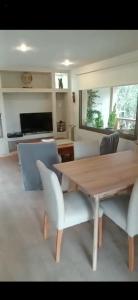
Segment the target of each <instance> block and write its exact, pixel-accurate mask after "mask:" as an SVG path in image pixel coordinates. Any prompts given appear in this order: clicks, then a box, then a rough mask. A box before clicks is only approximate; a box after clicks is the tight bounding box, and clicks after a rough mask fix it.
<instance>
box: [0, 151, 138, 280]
mask: <svg viewBox="0 0 138 300" xmlns="http://www.w3.org/2000/svg"><path fill="white" fill-rule="evenodd" d="M43 213H44V205H43V194H42V192H41V191H37V192H36V191H35V192H26V191H24V189H23V184H22V176H21V171H20V167H19V165H18V159H17V155H16V154H14V155H12V156H9V157H5V158H0V281H6V280H8V281H40V280H42V281H43V280H44V281H74V280H75V281H85V280H86V281H102V280H103V281H125V280H126V281H129V280H130V281H138V239H137V240H136V256H137V259H136V264H137V267H136V271H135V272H134V273H133V274H132V273H129V272H128V267H127V236H126V235H125V233H124V232H123V231H121V230H119V229H118V228H117V227H116V226H114V225H113V224H111V223H108V222H107V223H106V224H105V226H104V243H103V247H102V248H101V249H100V251H99V255H98V269H97V271H96V272H93V271H92V263H91V251H92V234H93V226H92V224H90V223H86V224H81V225H79V226H74V227H72V228H70V229H66V230H65V231H64V237H63V247H62V251H61V262H60V263H59V264H56V263H55V260H54V256H55V234H56V233H55V232H54V230H53V229H51V232H50V238H49V239H48V240H47V241H44V240H43V234H42V226H43Z"/></svg>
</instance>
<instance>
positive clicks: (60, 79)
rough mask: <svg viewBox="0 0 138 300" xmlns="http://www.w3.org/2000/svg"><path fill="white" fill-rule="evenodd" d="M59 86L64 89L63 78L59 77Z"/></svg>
mask: <svg viewBox="0 0 138 300" xmlns="http://www.w3.org/2000/svg"><path fill="white" fill-rule="evenodd" d="M58 86H59V89H63V82H62V78H58Z"/></svg>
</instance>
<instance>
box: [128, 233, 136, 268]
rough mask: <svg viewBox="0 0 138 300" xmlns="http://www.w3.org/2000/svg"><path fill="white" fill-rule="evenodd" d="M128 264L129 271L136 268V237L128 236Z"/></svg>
mask: <svg viewBox="0 0 138 300" xmlns="http://www.w3.org/2000/svg"><path fill="white" fill-rule="evenodd" d="M128 266H129V271H130V272H133V271H134V268H135V244H134V237H130V236H128Z"/></svg>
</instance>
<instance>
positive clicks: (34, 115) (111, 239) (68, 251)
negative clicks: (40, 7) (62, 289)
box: [0, 30, 138, 281]
mask: <svg viewBox="0 0 138 300" xmlns="http://www.w3.org/2000/svg"><path fill="white" fill-rule="evenodd" d="M76 40H77V43H76ZM0 41H1V49H0V166H1V167H0V191H1V203H0V207H1V212H0V216H1V217H0V225H1V228H2V232H1V235H2V236H1V238H2V240H3V245H2V250H1V251H2V257H1V263H2V266H3V268H2V271H0V280H2V281H3V280H9V281H18V280H19V281H20V280H21V281H22V280H27V281H29V280H32V281H39V280H44V281H51V280H52V281H62V280H63V281H68V280H69V281H72V280H73V281H75V280H77V281H82V280H86V281H87V280H88V281H93V280H96V281H100V280H101V281H118V280H120V281H133V280H134V281H137V277H138V276H137V275H138V263H137V249H138V239H137V236H136V239H135V249H136V250H135V254H136V255H135V259H136V263H135V268H134V264H133V266H132V261H131V262H130V260H129V268H128V265H127V245H126V240H127V239H126V233H125V232H124V231H121V230H119V229H118V227H117V226H116V225H115V224H114V223H112V222H110V221H108V220H107V221H106V224H105V228H104V231H105V232H104V234H105V240H104V242H103V244H104V245H103V246H102V247H101V249H96V250H95V248H96V247H95V241H96V239H94V240H93V236H95V237H96V234H94V235H93V234H92V232H91V231H92V230H91V225H90V224H89V222H86V224H81V222H80V223H78V224H79V225H77V226H73V227H72V228H69V229H67V230H65V234H64V235H65V239H64V240H63V244H64V245H63V249H62V250H61V258H60V262H59V264H56V262H55V259H54V255H55V254H54V238H55V231H54V230H53V228H52V229H51V238H49V239H48V240H47V241H45V240H44V239H43V232H42V230H43V229H42V224H43V214H44V199H43V194H42V191H40V190H39V189H34V190H33V189H30V190H29V189H28V190H27V189H26V188H25V187H26V186H27V187H28V186H29V185H27V184H28V183H27V184H26V181H24V178H25V176H26V173H22V171H23V172H24V167H26V164H28V166H29V159H28V153H26V154H25V157H24V158H23V160H22V153H23V149H21V148H20V144H24V145H25V144H26V145H27V144H31V146H32V145H35V143H36V144H41V145H42V144H45V145H44V146H46V144H47V143H46V141H49V140H51V139H52V143H53V141H56V145H57V149H58V153H59V154H60V155H61V160H62V162H66V161H68V163H67V166H69V163H72V164H73V163H74V162H75V160H76V161H77V160H78V159H80V158H82V159H83V157H79V156H78V157H77V154H76V153H77V151H78V152H79V151H80V149H79V147H81V145H82V144H84V145H83V147H84V148H85V145H87V143H88V144H89V149H90V147H91V148H92V149H91V155H90V152H89V150H88V152H87V150H86V151H85V154H86V152H87V155H84V159H86V156H89V157H90V156H92V157H93V158H95V162H93V163H94V165H93V169H94V171H95V176H99V174H97V173H96V172H97V171H96V170H97V168H99V165H97V168H96V167H95V168H94V166H96V165H95V164H96V163H98V159H99V157H100V155H99V154H100V149H101V148H100V147H101V143H102V139H103V138H104V137H107V136H108V135H109V136H110V135H112V134H114V133H116V132H117V133H118V135H119V142H118V145H117V150H116V151H113V152H117V153H114V154H113V155H117V154H119V153H122V155H123V153H124V159H125V154H126V155H128V156H127V158H126V161H127V160H128V163H129V159H130V163H131V160H132V158H131V157H130V153H131V152H133V153H135V155H136V154H137V153H138V152H137V147H138V144H137V140H138V117H137V111H138V110H137V95H138V82H137V78H138V50H137V49H138V30H0ZM90 103H91V104H90ZM79 143H80V144H79ZM24 145H23V147H24ZM78 145H79V146H78ZM18 146H19V150H18ZM42 146H43V145H42ZM84 148H83V149H84ZM73 149H74V150H73ZM78 149H79V150H78ZM18 151H19V152H20V155H21V157H20V158H19V152H18ZM72 151H74V152H72ZM83 151H84V150H83ZM36 152H37V151H36ZM37 154H38V152H37ZM107 156H108V154H107ZM32 157H33V155H32ZM96 157H97V162H96ZM20 159H21V161H20ZM37 159H40V160H41V157H40V158H39V157H38V158H37ZM101 159H102V156H101ZM121 160H122V161H123V158H120V157H119V161H121ZM30 161H31V157H30ZM62 162H61V165H62ZM22 163H23V165H21V164H22ZM120 163H121V162H120ZM136 163H137V160H136ZM54 164H55V163H54ZM65 164H66V163H65ZM116 164H118V165H119V163H116ZM59 165H60V163H59ZM86 165H87V163H86ZM101 165H102V163H101ZM124 165H126V163H124ZM63 166H64V164H63ZM75 166H76V167H75ZM89 166H91V164H90V165H89ZM89 166H87V168H88V169H89ZM105 166H106V165H105ZM105 166H104V168H105ZM113 166H114V161H112V165H111V166H110V169H111V168H113ZM136 166H137V164H136ZM65 167H66V165H65ZM132 167H133V168H134V164H133V166H130V169H129V171H127V170H126V171H124V169H123V171H122V173H119V174H121V175H120V182H121V179H122V178H123V177H122V176H123V175H122V174H124V173H127V172H128V173H129V172H130V178H129V180H130V183H131V185H132V184H133V183H134V182H133V181H134V179H136V175H137V173H136V170H134V172H135V176H134V173H133V176H132ZM61 168H62V166H61ZM70 168H71V170H74V171H72V173H70V179H72V181H73V179H74V182H75V184H76V183H77V184H78V182H79V181H78V180H80V182H79V184H78V186H79V188H80V190H83V189H84V190H85V188H87V187H88V183H89V181H91V179H89V180H88V182H87V183H86V179H87V176H88V170H86V177H85V176H84V177H85V182H83V180H84V179H83V178H80V175H79V174H78V175H76V176H78V177H76V178H75V174H77V170H78V169H77V168H79V165H77V164H76V165H70ZM30 170H31V167H30ZM57 170H58V167H57ZM80 170H81V166H80ZM82 170H83V169H82ZM120 170H121V166H120V169H118V172H121V171H120ZM59 171H60V172H61V169H60V170H59ZM63 171H64V170H63ZM66 172H67V170H65V175H66ZM116 172H117V171H116ZM63 174H64V173H63ZM80 174H81V171H80ZM82 174H83V171H82ZM84 174H85V173H84ZM101 174H104V173H102V172H101ZM115 175H116V173H115ZM115 175H114V176H113V177H114V178H115ZM29 176H30V175H29ZM71 176H72V177H71ZM91 176H94V175H93V174H91ZM26 178H27V177H26ZM26 178H25V180H26ZM90 178H94V177H90ZM105 178H106V174H105ZM107 178H108V180H109V179H110V178H109V177H107ZM132 179H133V180H132ZM123 180H126V181H125V183H124V181H123ZM123 180H122V181H123V183H122V185H121V186H120V187H119V186H118V185H117V183H116V182H115V183H114V186H113V182H110V184H109V185H111V186H112V190H114V189H115V188H118V191H119V188H120V190H121V189H123V187H127V188H128V187H130V184H128V181H127V180H128V178H126V179H124V178H123ZM93 181H94V180H93ZM4 184H6V190H5V188H4ZM25 184H26V186H25ZM85 184H86V185H85ZM98 184H100V180H99V183H98ZM123 184H124V185H123ZM125 184H126V185H125ZM85 191H86V190H85ZM66 192H67V191H66ZM90 192H91V189H90V188H88V194H90ZM108 192H109V191H108ZM104 193H105V187H104V189H103V194H104ZM63 194H64V193H63ZM65 194H66V193H65ZM95 195H96V196H97V194H95ZM96 196H95V197H96ZM95 199H96V198H95ZM105 209H106V208H105ZM97 211H98V209H97ZM99 211H100V210H99ZM5 220H7V221H6V223H5ZM94 222H95V221H94ZM76 224H77V223H76ZM95 224H96V223H95ZM94 226H95V227H94V228H95V229H94V230H95V232H96V225H94ZM92 228H93V224H92ZM99 228H100V227H99ZM57 239H58V238H57ZM59 239H61V236H60V237H59ZM130 243H131V242H130ZM130 243H129V245H130ZM59 244H60V242H59ZM59 244H58V246H57V248H58V249H57V251H59V248H60V246H59ZM92 245H93V247H94V248H93V253H92V249H91V248H92ZM109 246H110V247H109ZM130 247H131V246H130ZM9 248H10V254H9V253H8V249H9ZM97 251H99V252H98V253H99V254H98V255H99V257H98V259H97V254H96V253H97ZM59 252H60V251H59ZM59 252H58V259H59ZM131 252H132V251H131ZM91 255H93V261H94V263H93V266H91ZM36 257H37V261H36ZM113 257H114V258H113ZM58 259H57V260H58ZM5 266H6V268H5ZM92 268H93V269H92ZM105 269H106V274H105V271H104V270H105ZM130 269H131V271H132V269H133V272H130ZM3 270H4V271H3ZM94 271H96V272H94Z"/></svg>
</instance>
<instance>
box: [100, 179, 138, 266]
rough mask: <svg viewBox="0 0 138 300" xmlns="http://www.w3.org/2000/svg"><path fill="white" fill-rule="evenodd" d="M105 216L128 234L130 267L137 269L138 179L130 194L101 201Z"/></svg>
mask: <svg viewBox="0 0 138 300" xmlns="http://www.w3.org/2000/svg"><path fill="white" fill-rule="evenodd" d="M101 208H103V214H104V215H105V216H107V217H108V218H110V219H111V220H112V221H113V222H114V223H115V224H117V225H118V226H119V227H120V228H122V229H123V230H124V231H125V232H126V233H127V234H128V266H129V270H130V271H131V272H132V271H134V268H135V251H134V249H135V247H134V237H135V235H137V234H138V179H137V180H136V181H135V184H134V186H133V189H132V192H131V193H130V194H126V195H125V194H124V195H120V196H119V195H116V196H114V197H110V198H108V199H106V200H102V201H101Z"/></svg>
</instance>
